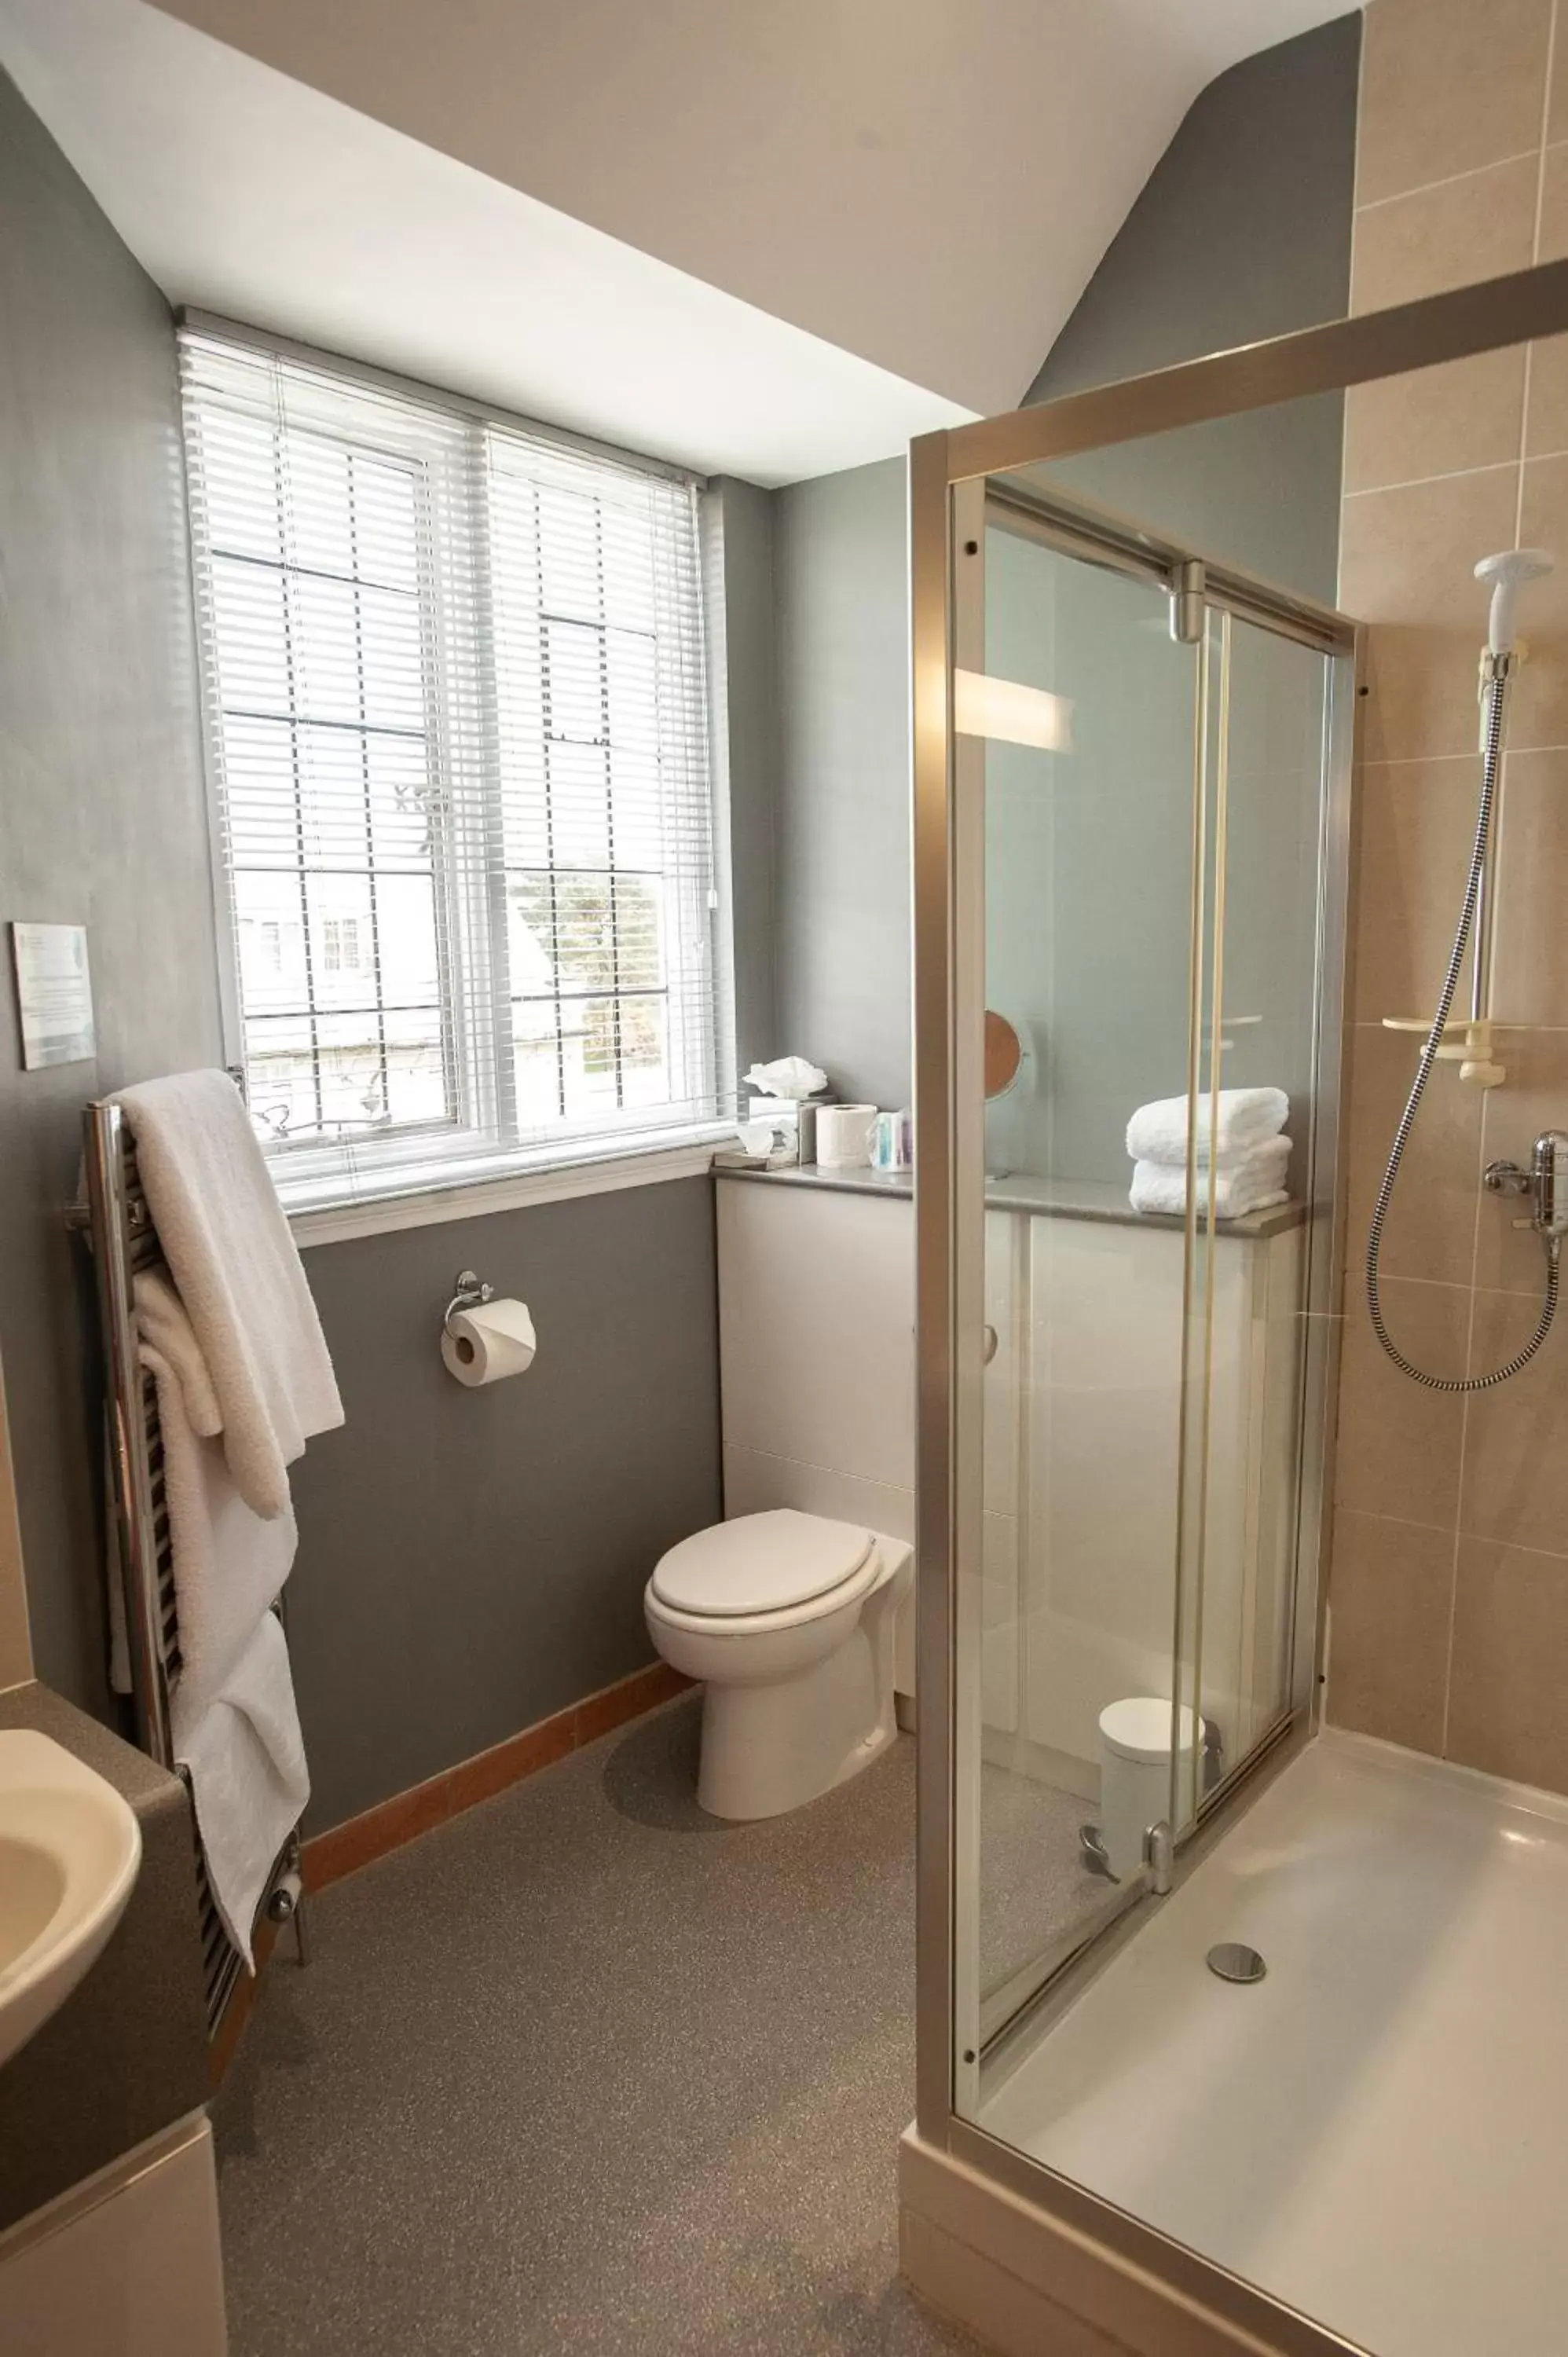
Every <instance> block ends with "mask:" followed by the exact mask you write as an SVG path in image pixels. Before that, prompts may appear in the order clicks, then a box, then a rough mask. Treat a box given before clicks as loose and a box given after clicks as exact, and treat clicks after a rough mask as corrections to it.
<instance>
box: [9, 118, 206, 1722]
mask: <svg viewBox="0 0 1568 2357" xmlns="http://www.w3.org/2000/svg"><path fill="white" fill-rule="evenodd" d="M0 320H3V321H4V328H3V331H0V454H3V463H0V879H3V881H0V918H4V919H5V920H12V919H15V918H27V919H46V920H58V921H62V922H68V923H81V924H85V925H86V926H87V928H88V931H89V953H90V956H91V968H92V983H93V996H94V1002H95V1008H96V1014H97V1023H98V1055H97V1060H96V1061H94V1062H91V1063H81V1064H70V1065H65V1066H59V1067H56V1068H55V1069H54V1070H52V1071H41V1072H24V1071H21V1070H20V1043H19V1040H18V1037H17V1030H16V1010H15V1006H14V1003H13V1002H14V988H13V983H12V967H11V956H10V946H9V942H8V941H7V942H6V943H5V947H4V952H3V954H4V971H5V979H4V983H3V984H0V990H3V992H4V996H5V1012H4V1015H3V1016H0V1131H3V1134H4V1139H5V1147H4V1152H3V1153H0V1238H3V1239H4V1245H3V1248H0V1355H3V1357H4V1361H5V1373H6V1388H7V1394H8V1401H9V1406H10V1412H11V1416H12V1425H13V1432H12V1440H13V1447H14V1449H15V1454H16V1488H17V1497H18V1505H19V1510H20V1517H21V1525H22V1544H23V1551H24V1555H25V1559H26V1563H27V1587H28V1600H29V1606H30V1609H31V1615H32V1628H33V1647H34V1653H35V1657H36V1661H37V1666H38V1675H39V1676H40V1677H41V1678H43V1679H44V1680H45V1681H46V1682H47V1683H48V1684H50V1685H53V1686H55V1687H57V1688H59V1690H60V1691H61V1692H63V1693H65V1694H67V1695H70V1696H71V1697H72V1698H73V1699H75V1700H77V1701H79V1702H81V1703H83V1704H85V1705H86V1706H88V1707H89V1708H91V1709H93V1710H96V1711H98V1712H99V1713H100V1714H101V1715H102V1714H103V1713H105V1712H106V1711H107V1709H108V1702H107V1697H106V1695H105V1691H104V1683H103V1668H102V1662H103V1641H102V1538H101V1536H100V1524H99V1519H98V1504H97V1500H98V1491H99V1488H100V1480H101V1472H100V1465H101V1456H100V1452H101V1440H100V1436H99V1425H98V1408H97V1404H96V1386H95V1382H94V1375H93V1369H94V1365H95V1349H96V1345H95V1340H94V1338H93V1330H92V1323H91V1304H90V1301H89V1299H88V1297H87V1286H86V1267H85V1258H84V1255H83V1254H82V1251H81V1245H80V1244H79V1243H76V1242H75V1241H74V1240H73V1239H71V1238H70V1237H68V1235H67V1233H66V1232H65V1229H64V1227H63V1226H62V1224H61V1220H60V1213H61V1210H62V1208H63V1206H64V1205H65V1204H66V1203H67V1202H68V1201H69V1200H70V1197H71V1195H72V1194H73V1192H74V1191H75V1186H76V1170H77V1160H78V1154H79V1149H80V1137H81V1126H80V1122H81V1108H82V1106H83V1104H84V1103H86V1101H87V1099H88V1098H89V1097H91V1096H94V1095H98V1094H100V1093H102V1092H103V1091H105V1090H107V1089H110V1088H113V1087H115V1086H117V1085H119V1084H120V1083H121V1082H127V1081H132V1080H138V1079H143V1078H145V1076H146V1075H148V1074H149V1073H153V1072H157V1071H169V1070H170V1069H171V1068H175V1069H177V1068H178V1067H179V1066H181V1065H186V1064H199V1063H212V1062H214V1061H217V1060H220V1050H219V1025H218V1004H217V985H216V978H215V968H214V963H213V952H212V916H211V890H210V886H209V873H208V848H207V844H208V837H207V815H206V802H205V795H204V789H203V785H202V773H201V751H200V737H199V716H198V706H197V691H196V670H195V651H194V626H193V622H192V616H191V604H190V591H189V559H188V553H187V543H186V533H185V515H184V508H183V493H182V488H181V476H180V457H179V411H178V402H177V385H176V373H175V350H174V338H173V333H172V330H171V327H170V321H169V315H168V310H167V307H166V304H165V303H164V300H163V297H162V296H160V295H159V293H158V291H157V289H156V287H155V286H154V285H153V284H152V282H151V281H150V280H149V279H148V278H147V277H146V276H145V274H144V273H143V272H142V271H141V269H140V268H139V267H138V266H137V264H135V262H134V261H133V259H132V257H131V255H130V254H129V253H127V251H126V249H125V247H124V245H123V244H122V243H121V242H120V240H119V239H118V237H116V235H115V234H114V232H113V230H112V229H111V228H110V226H109V224H108V222H107V221H105V220H104V218H103V216H102V213H101V212H100V211H99V210H98V208H97V206H96V205H95V204H94V203H93V201H92V199H91V197H90V196H89V195H88V193H87V190H86V189H85V188H83V187H82V185H81V181H80V180H78V179H77V178H76V176H75V175H74V173H73V172H72V171H71V170H70V167H69V165H68V164H67V163H66V161H65V158H64V157H63V156H61V154H60V152H59V149H58V148H57V147H56V146H55V145H54V143H53V141H52V140H51V139H50V138H49V136H48V134H47V132H46V131H45V130H44V129H43V126H42V125H41V124H39V123H38V120H37V118H36V117H35V116H34V115H33V114H32V113H30V112H29V110H28V109H27V107H26V106H25V105H24V104H23V103H22V101H21V100H20V98H19V97H18V96H17V94H16V90H15V89H14V87H13V86H12V84H11V83H10V82H9V81H6V80H5V77H4V76H0Z"/></svg>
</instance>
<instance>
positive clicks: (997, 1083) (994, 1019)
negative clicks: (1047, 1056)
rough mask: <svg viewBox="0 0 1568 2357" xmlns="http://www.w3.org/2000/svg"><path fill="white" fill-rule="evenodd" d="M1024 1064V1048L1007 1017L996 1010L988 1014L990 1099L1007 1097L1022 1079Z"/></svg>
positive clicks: (987, 1048) (988, 1081) (986, 1031)
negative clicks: (1016, 1082)
mask: <svg viewBox="0 0 1568 2357" xmlns="http://www.w3.org/2000/svg"><path fill="white" fill-rule="evenodd" d="M1023 1060H1024V1047H1023V1042H1022V1041H1021V1040H1020V1039H1019V1037H1018V1034H1017V1033H1016V1031H1015V1030H1014V1028H1013V1026H1012V1025H1011V1023H1009V1022H1008V1020H1007V1017H1005V1015H998V1014H996V1013H995V1012H994V1011H993V1008H991V1007H989V1006H988V1007H987V1008H986V1010H985V1093H986V1096H987V1098H988V1099H989V1098H991V1097H1000V1096H1005V1095H1006V1093H1007V1091H1008V1090H1009V1089H1010V1088H1011V1087H1012V1085H1013V1083H1014V1082H1015V1080H1016V1079H1017V1077H1018V1068H1019V1066H1020V1065H1021V1064H1022V1063H1023Z"/></svg>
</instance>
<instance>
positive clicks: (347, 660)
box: [289, 573, 364, 722]
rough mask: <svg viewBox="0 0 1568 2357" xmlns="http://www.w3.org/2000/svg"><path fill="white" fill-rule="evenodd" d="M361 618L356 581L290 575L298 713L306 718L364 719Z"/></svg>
mask: <svg viewBox="0 0 1568 2357" xmlns="http://www.w3.org/2000/svg"><path fill="white" fill-rule="evenodd" d="M357 619H358V618H357V614H356V610H355V592H354V587H353V584H352V583H351V582H348V581H328V580H322V579H319V578H317V576H313V575H310V574H303V573H294V574H291V575H290V576H289V625H290V652H291V655H292V658H293V678H294V689H295V710H296V711H297V712H299V713H300V714H301V715H303V716H304V717H306V719H310V720H317V721H328V720H336V721H338V722H342V721H354V722H358V721H360V720H361V719H363V717H364V712H363V707H362V704H361V699H360V645H359V631H358V629H357V627H356V623H357Z"/></svg>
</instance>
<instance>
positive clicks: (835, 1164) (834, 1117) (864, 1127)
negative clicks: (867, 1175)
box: [817, 1104, 876, 1170]
mask: <svg viewBox="0 0 1568 2357" xmlns="http://www.w3.org/2000/svg"><path fill="white" fill-rule="evenodd" d="M875 1126H876V1107H875V1105H874V1104H830V1105H819V1106H818V1108H817V1167H818V1168H819V1169H821V1170H864V1169H865V1167H866V1165H867V1163H869V1161H870V1160H871V1134H872V1131H873V1130H874V1129H875Z"/></svg>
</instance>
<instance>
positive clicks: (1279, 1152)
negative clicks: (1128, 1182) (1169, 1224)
mask: <svg viewBox="0 0 1568 2357" xmlns="http://www.w3.org/2000/svg"><path fill="white" fill-rule="evenodd" d="M1290 1155H1291V1142H1290V1139H1289V1138H1288V1137H1274V1138H1271V1139H1269V1141H1268V1142H1267V1144H1265V1145H1263V1146H1256V1147H1254V1149H1253V1151H1252V1152H1251V1154H1250V1155H1248V1156H1247V1157H1246V1158H1245V1160H1243V1161H1240V1162H1234V1163H1231V1164H1230V1165H1228V1166H1227V1167H1226V1168H1224V1169H1218V1168H1217V1169H1215V1170H1214V1171H1213V1173H1212V1174H1210V1172H1208V1170H1199V1171H1198V1173H1197V1214H1198V1217H1199V1219H1207V1217H1208V1189H1209V1179H1210V1176H1211V1175H1212V1178H1213V1182H1214V1216H1215V1218H1216V1219H1218V1220H1240V1219H1245V1217H1246V1215H1247V1213H1248V1212H1249V1211H1268V1210H1270V1209H1271V1208H1272V1207H1273V1205H1274V1204H1275V1203H1283V1202H1286V1201H1288V1200H1289V1197H1288V1194H1287V1192H1286V1188H1285V1171H1286V1169H1287V1168H1288V1167H1289V1163H1290ZM1131 1201H1132V1205H1133V1210H1134V1211H1170V1212H1176V1213H1178V1214H1179V1213H1181V1212H1184V1211H1186V1210H1187V1172H1186V1171H1185V1170H1184V1169H1182V1168H1180V1167H1179V1166H1178V1165H1176V1164H1175V1163H1170V1162H1139V1163H1136V1164H1135V1165H1134V1167H1133V1189H1132V1196H1131Z"/></svg>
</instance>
